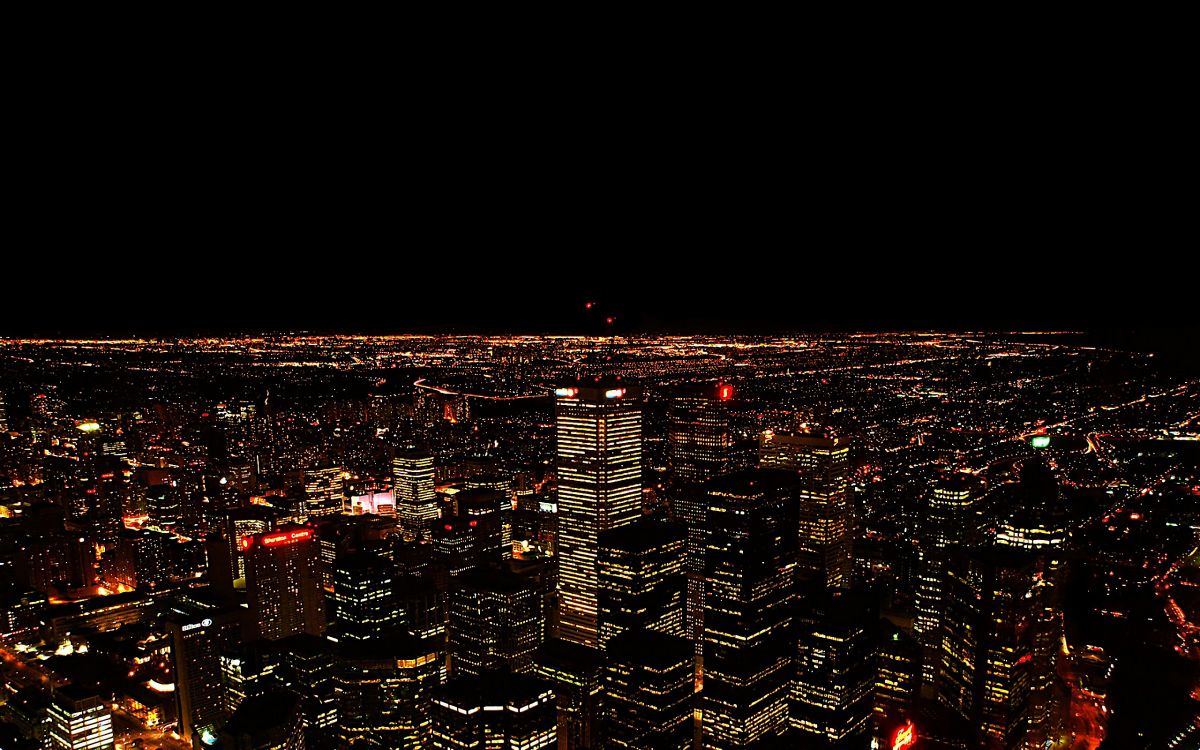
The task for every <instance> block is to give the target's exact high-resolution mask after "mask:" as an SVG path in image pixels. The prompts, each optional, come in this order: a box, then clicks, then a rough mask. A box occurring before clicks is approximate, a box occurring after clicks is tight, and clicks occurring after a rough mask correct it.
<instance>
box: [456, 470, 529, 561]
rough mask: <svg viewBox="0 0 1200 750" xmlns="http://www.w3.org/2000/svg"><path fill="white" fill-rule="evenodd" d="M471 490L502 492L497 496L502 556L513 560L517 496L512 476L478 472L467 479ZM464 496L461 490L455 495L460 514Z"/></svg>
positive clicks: (468, 487)
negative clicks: (514, 515) (514, 510)
mask: <svg viewBox="0 0 1200 750" xmlns="http://www.w3.org/2000/svg"><path fill="white" fill-rule="evenodd" d="M471 490H493V491H495V492H498V493H500V495H499V496H498V497H497V498H496V501H497V507H498V508H499V517H498V520H499V524H500V556H501V557H503V558H504V559H505V560H511V559H512V555H513V547H512V541H513V500H514V498H515V494H514V492H513V487H512V479H511V477H508V476H506V475H504V474H495V473H487V474H476V475H475V476H473V477H470V478H469V479H467V491H471ZM462 496H463V493H462V492H460V493H458V495H457V496H456V497H455V499H456V500H457V501H458V502H459V508H460V509H459V513H460V514H461V513H462V502H463V497H462ZM484 507H486V506H484Z"/></svg>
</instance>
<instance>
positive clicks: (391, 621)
mask: <svg viewBox="0 0 1200 750" xmlns="http://www.w3.org/2000/svg"><path fill="white" fill-rule="evenodd" d="M333 605H334V617H335V619H336V621H335V623H334V625H333V626H332V627H331V628H330V636H331V637H333V638H336V639H338V640H341V639H343V638H352V639H358V640H366V639H368V638H374V637H377V636H379V635H381V634H383V633H386V632H391V631H392V630H394V629H395V628H396V626H397V625H399V624H400V622H401V620H400V618H401V616H402V612H401V610H400V608H399V606H398V603H397V600H396V571H395V566H394V565H393V564H392V563H391V562H390V561H389V560H386V559H384V558H382V557H378V556H377V555H373V554H371V553H370V552H353V553H350V554H348V555H342V556H341V557H339V558H338V559H337V561H336V562H335V563H334V565H333Z"/></svg>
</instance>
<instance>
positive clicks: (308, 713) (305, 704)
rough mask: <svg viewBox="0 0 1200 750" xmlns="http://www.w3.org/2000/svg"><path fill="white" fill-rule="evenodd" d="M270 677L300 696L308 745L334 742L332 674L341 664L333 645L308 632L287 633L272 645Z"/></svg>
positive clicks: (333, 689)
mask: <svg viewBox="0 0 1200 750" xmlns="http://www.w3.org/2000/svg"><path fill="white" fill-rule="evenodd" d="M273 645H274V651H275V661H276V662H277V664H276V666H275V668H274V671H273V676H274V678H275V682H276V684H278V685H282V686H283V687H285V688H287V689H288V690H290V691H292V692H293V693H295V694H296V695H298V696H299V697H300V716H301V719H302V721H303V723H304V742H305V744H306V745H307V746H308V747H309V748H314V749H317V748H329V747H333V746H334V745H335V744H336V743H337V704H338V699H337V691H336V689H335V683H334V676H335V675H336V674H337V672H338V670H339V669H341V668H342V665H341V664H339V663H338V662H337V660H336V659H335V658H334V653H333V651H334V649H335V648H336V645H335V644H334V643H333V642H332V641H330V640H328V639H326V638H318V637H317V636H315V635H309V634H308V633H298V634H296V635H291V636H288V637H287V638H284V639H283V640H281V641H276V642H275V643H274V644H273Z"/></svg>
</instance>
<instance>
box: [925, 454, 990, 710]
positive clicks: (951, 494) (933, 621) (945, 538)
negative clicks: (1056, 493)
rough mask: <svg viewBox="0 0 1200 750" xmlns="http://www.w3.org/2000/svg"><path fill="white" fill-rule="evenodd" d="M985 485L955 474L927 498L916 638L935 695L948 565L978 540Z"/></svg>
mask: <svg viewBox="0 0 1200 750" xmlns="http://www.w3.org/2000/svg"><path fill="white" fill-rule="evenodd" d="M982 495H983V484H982V482H981V481H980V480H979V479H978V478H976V477H975V476H973V475H971V474H965V473H962V472H955V473H949V474H945V475H943V476H941V477H939V478H938V479H937V480H936V481H935V482H934V484H933V487H932V488H931V489H930V491H929V493H928V495H926V499H925V518H924V522H923V523H922V526H921V530H922V533H921V546H920V547H919V548H918V549H917V555H918V558H917V585H916V602H915V604H916V606H915V609H916V617H915V619H914V621H913V634H914V636H915V637H916V639H917V641H918V642H920V643H921V645H922V646H923V647H924V649H925V658H924V659H923V668H922V674H923V677H922V683H923V684H924V685H925V690H926V694H927V696H929V697H932V694H933V691H934V690H935V689H936V686H935V684H934V683H935V680H936V678H937V670H938V665H939V663H940V661H941V658H940V656H939V655H938V650H939V649H940V648H941V644H942V631H941V625H942V617H943V614H944V610H945V598H946V565H947V563H948V561H949V557H950V555H951V553H952V551H953V550H954V549H956V548H958V547H961V546H964V545H971V544H974V543H975V542H977V541H978V540H977V536H978V529H979V520H978V519H979V515H978V507H977V506H978V504H979V499H980V498H981V497H982Z"/></svg>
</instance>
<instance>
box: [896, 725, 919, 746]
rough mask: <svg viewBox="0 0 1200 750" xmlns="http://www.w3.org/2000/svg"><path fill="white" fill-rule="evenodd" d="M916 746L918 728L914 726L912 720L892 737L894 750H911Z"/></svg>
mask: <svg viewBox="0 0 1200 750" xmlns="http://www.w3.org/2000/svg"><path fill="white" fill-rule="evenodd" d="M916 744H917V728H916V727H914V726H913V723H912V721H911V720H909V722H908V723H907V724H905V725H904V726H902V727H900V728H899V729H897V730H896V734H894V735H893V736H892V750H909V748H911V747H912V746H914V745H916Z"/></svg>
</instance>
